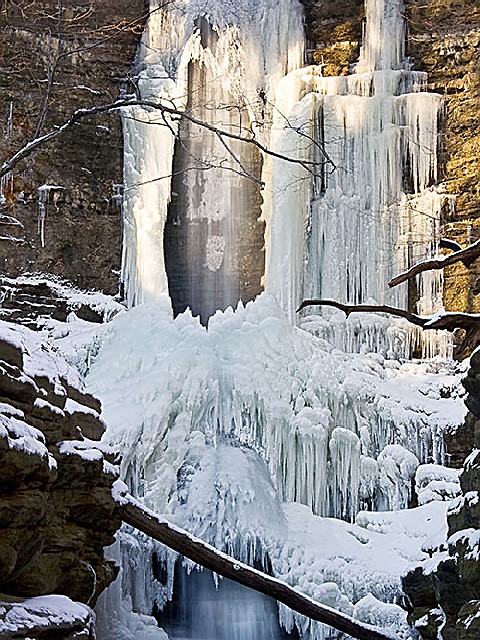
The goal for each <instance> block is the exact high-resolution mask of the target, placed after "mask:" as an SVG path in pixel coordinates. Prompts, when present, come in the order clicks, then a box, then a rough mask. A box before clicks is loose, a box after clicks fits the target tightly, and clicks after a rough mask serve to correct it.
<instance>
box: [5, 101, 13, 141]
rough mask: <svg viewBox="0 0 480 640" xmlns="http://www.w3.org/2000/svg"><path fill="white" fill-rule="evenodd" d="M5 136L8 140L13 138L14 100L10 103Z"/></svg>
mask: <svg viewBox="0 0 480 640" xmlns="http://www.w3.org/2000/svg"><path fill="white" fill-rule="evenodd" d="M5 134H6V137H7V138H11V137H12V135H13V100H10V101H9V103H8V111H7V124H6V127H5Z"/></svg>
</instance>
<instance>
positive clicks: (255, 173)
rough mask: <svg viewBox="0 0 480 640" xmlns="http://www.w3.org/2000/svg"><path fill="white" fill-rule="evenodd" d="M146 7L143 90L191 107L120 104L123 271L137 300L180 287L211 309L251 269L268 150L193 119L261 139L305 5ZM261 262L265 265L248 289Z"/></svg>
mask: <svg viewBox="0 0 480 640" xmlns="http://www.w3.org/2000/svg"><path fill="white" fill-rule="evenodd" d="M151 9H152V14H151V16H150V18H149V21H148V25H147V28H146V31H145V33H144V36H143V39H142V43H141V47H140V51H139V55H138V62H137V66H138V76H137V80H136V82H135V89H136V95H137V97H138V96H140V97H141V98H143V99H145V100H148V101H150V102H152V103H157V104H159V105H161V106H162V105H163V106H165V107H170V108H171V107H174V108H175V109H177V110H178V111H180V112H184V113H185V116H184V118H181V119H179V118H178V116H174V117H170V116H168V115H165V114H163V113H161V112H159V111H158V110H157V111H156V110H155V109H153V108H152V107H149V106H142V107H132V108H130V109H129V110H128V111H125V113H124V118H123V121H124V130H125V176H124V178H125V198H124V211H125V223H124V251H123V267H122V280H123V282H124V284H125V290H126V297H127V300H128V303H129V305H130V306H133V305H135V304H138V303H141V302H145V301H149V300H152V299H155V298H158V297H159V296H160V295H162V294H163V293H167V292H168V290H169V289H170V291H172V289H176V288H177V289H178V288H180V289H182V290H181V293H179V294H178V295H176V296H175V299H174V300H173V302H174V308H175V310H176V312H178V311H183V310H184V309H185V308H186V307H187V306H192V304H193V305H194V307H195V308H194V311H195V312H198V313H200V314H201V315H204V316H208V315H211V313H213V312H214V311H215V310H216V309H217V308H225V306H227V305H229V304H236V303H237V302H238V300H239V298H240V295H241V286H242V282H243V280H245V278H248V271H249V266H250V265H245V264H243V262H242V260H243V261H244V258H243V257H242V253H246V252H247V249H246V248H245V245H247V247H248V244H249V243H251V240H250V237H249V236H248V227H249V226H250V227H251V226H252V225H255V224H257V223H256V220H257V218H258V216H259V213H260V211H259V202H260V194H259V183H260V167H261V157H260V154H259V153H258V152H255V150H254V148H253V146H251V145H248V144H245V143H242V142H240V141H235V140H233V139H232V138H231V137H225V138H222V137H221V136H219V135H218V134H217V133H215V131H212V130H210V131H207V129H206V128H205V127H204V126H203V125H202V124H200V125H199V124H198V121H200V122H201V123H206V124H207V126H210V127H212V128H217V129H219V130H221V131H225V132H226V133H227V134H230V136H232V135H234V136H240V137H242V138H250V137H252V135H255V136H256V137H257V139H260V140H265V139H266V135H267V133H268V131H269V129H270V118H271V113H272V100H273V91H274V89H275V87H276V85H277V84H278V81H279V80H280V79H281V78H282V77H283V76H284V75H285V74H286V73H288V72H289V71H291V70H293V69H296V68H298V67H299V66H301V64H302V63H303V26H302V9H301V5H300V3H299V2H298V0H280V2H279V1H277V0H269V1H267V2H265V1H264V2H260V1H259V0H241V1H240V2H238V3H235V5H233V4H230V3H227V4H226V3H224V2H219V1H215V0H203V1H193V0H179V2H175V3H165V6H162V5H161V4H160V3H158V2H156V1H155V2H151ZM176 138H177V139H176ZM167 214H168V218H167ZM248 216H250V218H248ZM167 219H168V223H167ZM166 223H167V224H168V233H169V247H167V251H166V252H165V251H164V231H165V225H166ZM258 228H259V233H260V235H259V238H260V240H259V243H258V244H259V248H258V254H259V255H260V256H261V245H262V243H263V239H262V237H261V236H262V234H263V229H262V227H261V226H260V225H258ZM242 243H243V244H242ZM239 246H240V248H239ZM165 259H166V260H167V269H166V265H165ZM255 260H257V262H258V257H257V256H253V257H252V259H251V262H254V261H255ZM166 271H168V279H167V273H166ZM262 272H263V269H262V268H261V265H260V270H259V274H258V277H257V282H256V283H253V284H251V285H249V289H248V290H249V292H250V297H251V292H258V290H259V287H260V282H259V281H260V276H261V273H262ZM167 280H168V281H167Z"/></svg>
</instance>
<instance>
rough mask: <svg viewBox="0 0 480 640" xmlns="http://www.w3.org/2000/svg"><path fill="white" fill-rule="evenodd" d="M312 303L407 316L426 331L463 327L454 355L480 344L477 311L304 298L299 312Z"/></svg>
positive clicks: (460, 354)
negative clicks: (426, 310) (429, 311)
mask: <svg viewBox="0 0 480 640" xmlns="http://www.w3.org/2000/svg"><path fill="white" fill-rule="evenodd" d="M479 242H480V241H479ZM472 246H473V245H472ZM311 305H320V306H327V307H335V309H340V311H343V312H344V313H345V315H346V316H347V317H348V316H349V315H350V314H351V313H388V314H390V315H392V316H396V317H398V318H405V319H406V320H408V321H409V322H411V323H412V324H414V325H416V326H417V327H420V328H421V329H423V330H424V331H428V330H439V331H451V332H453V331H456V330H457V329H462V330H463V331H465V335H464V336H463V338H462V339H461V340H460V341H459V344H458V346H456V347H455V350H454V355H455V357H457V358H463V357H466V356H467V355H469V354H471V353H472V351H473V350H474V349H476V347H477V346H478V345H479V344H480V315H477V314H475V313H454V312H447V311H446V312H442V313H437V314H435V315H433V316H431V317H422V316H417V315H416V314H414V313H410V312H409V311H405V310H404V309H398V308H397V307H389V306H387V305H375V304H354V305H348V304H342V303H341V302H336V301H335V300H317V299H315V300H304V301H303V302H302V304H301V305H300V306H299V307H298V309H297V313H298V312H299V311H301V310H302V309H304V308H305V307H308V306H311Z"/></svg>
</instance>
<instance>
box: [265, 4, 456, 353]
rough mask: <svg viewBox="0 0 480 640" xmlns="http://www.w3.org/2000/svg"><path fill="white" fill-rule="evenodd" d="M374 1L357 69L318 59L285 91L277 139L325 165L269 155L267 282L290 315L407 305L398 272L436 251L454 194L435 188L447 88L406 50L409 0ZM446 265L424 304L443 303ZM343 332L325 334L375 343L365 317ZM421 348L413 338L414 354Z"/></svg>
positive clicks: (430, 348) (430, 281)
mask: <svg viewBox="0 0 480 640" xmlns="http://www.w3.org/2000/svg"><path fill="white" fill-rule="evenodd" d="M366 8H367V20H366V29H365V33H364V44H363V46H362V48H361V54H360V60H359V62H358V63H357V65H356V66H355V69H354V72H353V73H352V74H351V75H348V76H341V77H323V76H322V75H321V68H320V67H307V68H305V69H298V70H296V71H293V72H291V73H290V74H288V75H287V76H286V77H285V78H283V80H282V81H281V82H280V85H279V87H278V89H277V96H278V98H277V103H276V110H275V118H274V123H273V130H272V137H271V143H270V144H271V148H272V149H273V150H275V151H277V150H279V151H281V152H283V153H285V154H292V153H293V155H294V156H295V157H297V158H298V159H300V160H303V161H304V162H309V163H314V162H316V163H317V164H316V165H314V166H313V169H312V165H311V164H310V165H307V166H305V167H302V166H298V165H296V166H295V167H293V166H292V165H291V164H289V163H287V162H285V161H283V160H279V159H277V158H269V159H267V171H266V182H267V187H268V188H267V189H266V191H265V200H266V203H265V216H266V219H267V243H266V244H267V272H266V288H267V291H270V292H271V293H274V294H275V295H276V297H277V299H278V300H279V302H280V304H281V305H282V307H283V308H284V309H285V311H286V312H287V313H288V314H289V316H290V317H291V318H293V317H294V311H295V309H296V308H297V307H298V305H299V303H300V302H301V301H302V300H303V299H306V298H331V299H334V300H339V301H341V302H351V303H353V304H358V303H366V302H374V303H375V302H376V303H377V304H390V305H393V306H396V307H400V308H404V309H405V308H408V303H409V301H408V288H407V285H406V284H404V285H401V286H399V287H396V288H394V289H393V290H389V289H388V286H387V283H388V281H389V280H390V279H391V278H392V277H393V276H394V275H395V274H397V273H399V272H402V271H403V270H404V269H405V268H407V267H408V266H410V265H411V264H412V263H415V262H418V261H420V260H422V259H424V258H425V256H428V255H431V254H434V253H435V252H436V251H437V249H438V240H439V222H440V214H441V210H442V207H444V206H446V205H447V204H448V198H447V197H446V196H445V195H444V194H442V193H441V191H439V190H438V189H436V188H435V187H433V186H432V185H433V184H435V182H436V180H437V178H438V167H437V138H438V120H439V116H440V112H441V97H440V96H439V95H437V94H434V93H427V92H426V91H424V90H423V89H424V87H425V83H426V74H425V73H420V72H415V71H411V70H410V68H409V61H408V60H407V59H406V58H405V57H404V53H403V48H404V21H403V18H402V16H401V11H402V3H401V2H398V1H397V0H392V1H390V0H389V1H384V0H381V1H378V2H373V0H372V1H371V2H367V7H366ZM298 129H300V130H301V131H303V133H304V134H305V138H304V140H303V144H301V145H298V142H297V141H296V138H297V137H298V136H297V134H296V131H297V130H298ZM284 194H286V197H285V195H284ZM360 256H361V259H360ZM439 273H440V272H434V273H433V275H432V274H431V273H429V274H427V275H423V276H422V277H421V278H419V280H418V283H417V286H418V295H419V301H418V303H417V311H418V312H419V313H420V314H425V315H427V314H430V313H432V312H433V311H435V310H437V309H438V308H439V307H441V275H439ZM322 314H323V315H324V316H325V317H326V318H330V317H331V316H332V312H331V311H330V310H326V311H323V312H322ZM389 326H390V332H392V324H391V323H390V325H389ZM404 331H405V330H404ZM410 333H413V334H415V329H411V330H410ZM344 334H345V329H344V330H343V331H338V325H337V331H335V332H333V331H332V330H331V329H330V328H328V326H327V327H326V332H325V337H326V338H327V339H329V340H330V341H334V343H335V344H337V346H339V348H345V346H347V345H348V346H349V347H350V348H353V349H355V350H356V351H358V350H360V348H361V345H363V344H364V343H365V331H364V328H363V327H357V330H356V336H355V337H356V339H354V340H352V339H351V337H350V339H348V340H347V342H346V339H345V335H344ZM379 337H381V334H380V333H379V332H377V335H376V340H377V344H378V341H379ZM367 339H368V337H367ZM383 339H384V340H385V337H384V338H383ZM390 339H391V338H390ZM435 341H438V336H436V337H433V339H432V336H429V337H428V338H427V346H426V355H427V356H431V355H434V353H435V351H436V350H438V349H439V348H440V349H442V348H443V349H445V346H446V345H445V344H443V345H441V344H440V345H436V346H435ZM414 342H415V340H414V341H413V343H414ZM428 342H433V344H428ZM441 342H442V339H440V343H441ZM413 346H415V345H414V344H412V342H411V341H410V342H408V341H407V342H405V343H404V349H405V353H406V354H410V353H411V352H412V347H413ZM444 353H445V352H444Z"/></svg>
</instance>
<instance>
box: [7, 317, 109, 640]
mask: <svg viewBox="0 0 480 640" xmlns="http://www.w3.org/2000/svg"><path fill="white" fill-rule="evenodd" d="M0 332H1V336H2V338H1V339H0V465H1V469H2V471H1V479H2V481H1V484H0V600H3V601H5V602H4V603H3V604H1V605H0V636H1V637H12V638H13V637H24V636H25V635H28V636H29V637H36V635H35V633H34V632H33V631H32V630H31V629H30V631H29V633H28V634H26V631H25V629H22V625H21V624H20V623H19V624H18V626H19V628H18V630H17V635H15V633H13V631H12V630H11V628H10V627H11V625H12V617H14V616H13V614H10V617H9V612H10V607H11V606H13V605H12V603H13V602H18V601H22V600H23V599H24V598H31V597H32V596H39V595H45V594H52V593H56V594H63V595H65V596H68V597H69V598H71V599H72V600H76V601H80V602H82V603H85V604H88V605H90V606H93V605H94V604H95V601H96V599H97V597H98V595H99V594H100V593H101V591H102V590H103V589H104V588H105V587H106V586H107V585H108V584H110V582H111V581H112V580H113V579H114V578H115V577H116V574H117V568H116V567H115V566H114V564H113V563H112V562H110V561H108V560H105V559H104V555H103V548H104V547H105V546H106V545H110V544H112V542H113V541H114V534H115V532H116V530H117V529H118V527H119V526H120V520H119V518H118V517H117V515H116V513H115V503H114V501H113V499H112V493H111V492H112V485H113V483H114V481H115V480H116V479H117V478H118V469H117V467H116V466H115V465H114V464H113V463H114V462H115V460H114V455H113V453H112V452H110V451H108V449H106V448H105V446H104V445H101V444H100V443H99V442H98V441H99V439H100V437H101V435H102V433H103V431H104V428H105V425H104V424H103V422H102V421H101V419H100V417H99V411H100V403H99V401H98V400H97V399H96V398H94V397H93V396H91V395H89V394H88V393H86V392H85V391H84V390H83V383H82V381H81V379H80V377H79V375H78V373H77V372H76V370H74V369H72V368H71V367H70V366H69V365H67V363H66V362H65V361H64V360H63V359H62V358H60V357H59V356H58V355H56V354H55V353H53V352H51V351H50V350H49V349H48V348H46V347H45V345H44V343H43V342H42V340H41V338H40V336H39V334H38V333H34V332H33V331H30V330H29V329H26V328H21V327H18V326H15V325H11V324H7V323H5V322H0ZM32 602H33V601H32ZM8 603H10V605H9V604H8ZM30 606H33V605H32V603H30ZM56 606H57V607H58V606H59V604H58V601H57V603H56ZM33 608H34V607H33ZM60 608H61V607H60ZM80 611H83V610H82V609H80ZM17 617H18V615H17ZM81 622H82V623H83V622H84V621H81ZM50 623H51V621H50ZM46 626H47V627H48V626H49V625H48V624H46ZM9 630H10V632H11V635H10V636H9V635H8V632H9ZM5 633H7V636H4V634H5ZM56 637H57V636H56Z"/></svg>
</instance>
